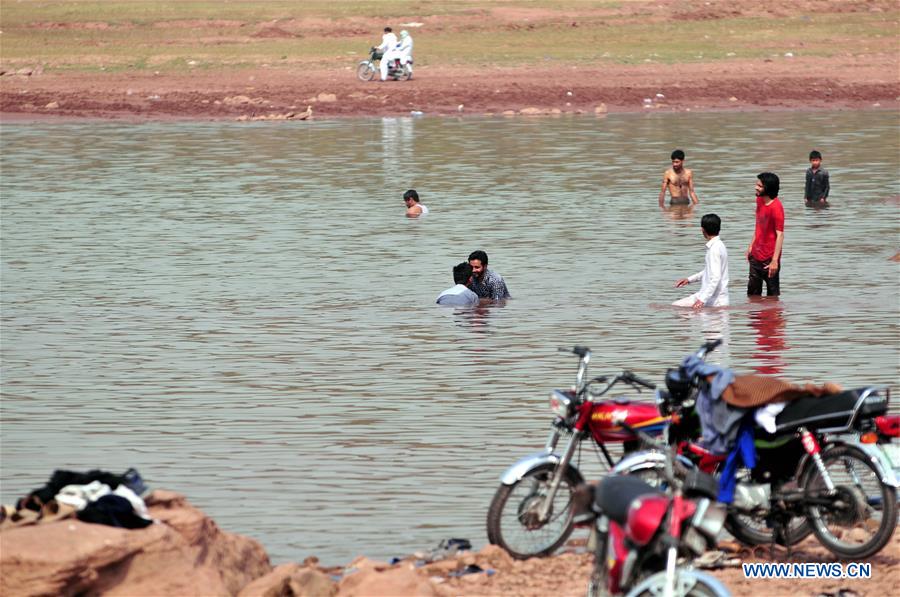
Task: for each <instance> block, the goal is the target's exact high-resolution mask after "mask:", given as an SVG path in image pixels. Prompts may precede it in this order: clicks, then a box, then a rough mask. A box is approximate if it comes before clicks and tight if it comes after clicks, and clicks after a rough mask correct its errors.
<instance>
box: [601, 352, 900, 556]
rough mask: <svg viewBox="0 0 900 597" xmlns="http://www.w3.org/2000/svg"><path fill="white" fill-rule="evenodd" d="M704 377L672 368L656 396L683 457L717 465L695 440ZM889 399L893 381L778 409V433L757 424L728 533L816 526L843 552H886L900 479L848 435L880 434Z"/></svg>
mask: <svg viewBox="0 0 900 597" xmlns="http://www.w3.org/2000/svg"><path fill="white" fill-rule="evenodd" d="M714 348H715V343H708V344H706V345H704V347H703V348H701V351H705V352H709V351H710V350H713V349H714ZM705 352H704V354H705ZM698 354H699V352H698ZM702 383H705V382H704V380H701V379H688V378H687V376H686V375H685V374H684V372H683V371H682V370H681V369H674V370H670V371H669V373H668V374H667V375H666V387H667V391H658V392H657V404H658V405H659V408H660V412H661V413H663V414H665V415H668V416H670V417H672V419H673V420H674V421H677V422H676V423H674V424H673V425H672V426H671V427H670V428H669V429H667V434H668V435H669V437H668V440H669V441H670V442H674V443H675V444H677V445H678V446H679V452H680V457H681V458H682V459H683V460H685V461H687V462H690V463H691V465H692V466H694V467H696V468H698V469H699V470H702V471H704V472H709V473H715V472H717V471H719V470H720V469H721V467H722V465H723V462H724V460H725V457H724V456H716V455H713V454H710V453H709V452H708V451H707V450H705V449H704V448H703V447H702V446H700V445H699V444H698V443H697V442H696V441H694V439H695V438H697V437H699V436H700V433H699V431H698V427H699V422H698V419H697V417H696V410H695V408H696V397H697V391H698V387H699V385H700V384H702ZM889 397H890V389H889V388H878V387H865V388H858V389H854V390H848V391H845V392H841V393H838V394H833V395H829V396H821V397H807V398H800V399H798V400H793V401H791V402H789V403H788V404H787V406H786V407H785V408H784V410H783V411H782V412H781V413H780V414H779V415H778V416H777V417H776V420H775V422H776V431H775V433H772V434H769V433H767V432H765V431H764V430H762V429H757V430H756V431H755V447H756V452H757V465H756V466H755V467H754V468H753V470H746V469H744V470H742V471H740V472H739V474H738V483H737V486H736V491H735V498H734V502H733V503H732V504H731V506H730V507H729V514H728V517H727V519H726V522H725V526H726V528H727V529H728V531H729V532H730V533H731V534H732V535H734V536H735V537H736V538H737V539H738V540H739V541H742V542H744V543H747V544H750V545H761V544H766V543H773V542H777V543H781V544H783V545H788V546H790V545H793V544H795V543H797V542H799V541H800V540H802V539H803V538H804V537H806V536H807V535H809V534H810V532H811V533H813V534H815V536H816V538H817V539H818V540H819V541H820V543H822V545H823V546H825V547H826V548H827V549H828V550H829V551H831V552H832V553H834V554H835V555H837V556H838V557H841V558H865V557H869V556H871V555H873V554H875V553H877V552H878V551H879V550H881V549H882V548H883V547H884V546H885V545H886V544H887V542H888V541H889V540H890V538H891V535H892V534H893V532H894V528H895V526H896V522H897V487H898V483H897V480H896V477H895V476H894V474H893V471H892V470H891V469H890V468H886V467H885V466H883V465H882V459H881V458H879V457H878V455H877V454H872V453H869V452H867V451H866V449H865V448H864V447H863V446H864V445H865V444H862V443H860V442H858V441H857V442H852V443H851V442H847V441H845V440H844V439H842V437H846V436H848V435H850V436H855V437H861V438H865V437H866V435H867V434H874V436H875V437H876V438H877V430H878V429H879V427H878V425H877V423H876V420H877V418H878V417H880V416H883V415H884V414H885V413H886V412H887V405H888V401H889ZM882 427H884V425H882ZM870 437H872V435H870ZM664 460H665V456H664V455H663V454H660V453H658V452H657V453H655V452H654V451H649V452H644V453H636V454H632V455H630V456H629V457H628V458H626V459H623V460H622V461H621V462H619V463H618V464H617V465H616V466H615V467H614V469H613V470H614V472H620V473H640V472H643V471H646V470H659V469H661V468H662V467H664Z"/></svg>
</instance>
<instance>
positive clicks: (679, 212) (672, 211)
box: [662, 205, 706, 220]
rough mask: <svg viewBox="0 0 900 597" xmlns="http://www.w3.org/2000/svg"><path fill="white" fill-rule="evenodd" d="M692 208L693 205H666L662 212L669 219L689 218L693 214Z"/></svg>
mask: <svg viewBox="0 0 900 597" xmlns="http://www.w3.org/2000/svg"><path fill="white" fill-rule="evenodd" d="M694 209H695V208H694V206H693V205H666V206H665V207H663V208H662V212H663V214H665V216H666V217H667V218H669V219H670V220H689V219H692V218H693V216H694ZM704 213H706V212H704Z"/></svg>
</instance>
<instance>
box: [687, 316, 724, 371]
mask: <svg viewBox="0 0 900 597" xmlns="http://www.w3.org/2000/svg"><path fill="white" fill-rule="evenodd" d="M673 309H675V310H676V312H677V313H678V315H679V316H680V317H682V318H684V319H687V320H688V321H689V325H690V327H691V328H693V329H695V330H696V331H697V333H696V334H695V337H696V338H697V343H696V344H697V347H699V346H700V345H701V344H703V343H704V342H710V341H712V340H722V344H721V345H720V346H719V347H717V348H716V349H715V351H713V352H712V353H711V354H710V355H709V357H708V358H707V361H708V362H710V363H718V364H720V365H724V366H728V365H729V364H730V363H731V349H730V347H731V327H730V325H731V309H730V308H729V307H710V308H704V309H700V310H699V311H694V310H693V309H685V308H678V307H673Z"/></svg>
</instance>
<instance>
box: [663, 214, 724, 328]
mask: <svg viewBox="0 0 900 597" xmlns="http://www.w3.org/2000/svg"><path fill="white" fill-rule="evenodd" d="M700 229H701V231H702V232H703V238H705V239H706V267H704V268H703V271H702V272H698V273H696V274H694V275H693V276H689V277H687V278H681V279H680V280H678V281H677V282H675V288H681V287H682V286H686V285H688V284H691V283H692V282H697V281H702V282H703V284H702V285H701V286H700V290H699V291H697V292H695V293H694V294H692V295H691V296H689V297H685V298H683V299H681V300H678V301H675V302H674V303H672V304H673V305H675V306H676V307H691V308H692V309H694V310H695V311H696V310H699V309H702V308H703V307H727V306H728V250H727V249H725V243H723V242H722V239H720V238H719V231H720V230H721V229H722V220H721V219H720V218H719V216H717V215H716V214H706V215H705V216H703V218H702V219H701V220H700Z"/></svg>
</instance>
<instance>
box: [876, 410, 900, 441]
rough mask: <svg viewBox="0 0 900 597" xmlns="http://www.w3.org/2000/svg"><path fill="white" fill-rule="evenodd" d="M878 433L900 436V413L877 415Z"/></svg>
mask: <svg viewBox="0 0 900 597" xmlns="http://www.w3.org/2000/svg"><path fill="white" fill-rule="evenodd" d="M875 426H876V427H878V433H880V434H881V435H886V436H888V437H900V415H884V416H882V417H875Z"/></svg>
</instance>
